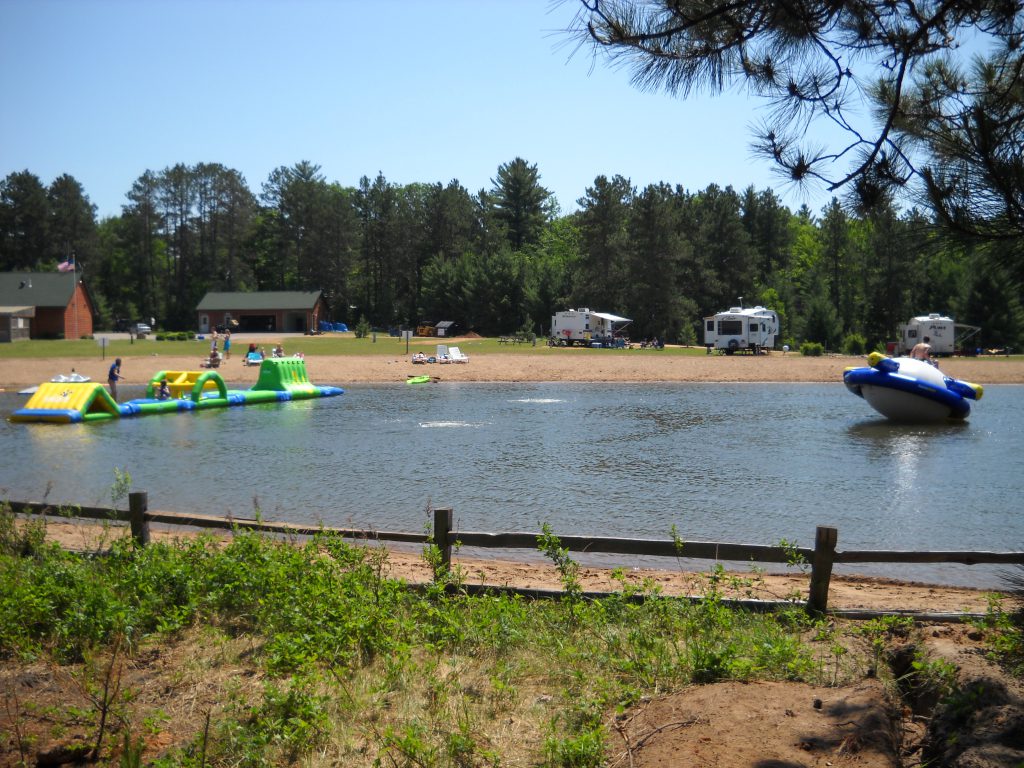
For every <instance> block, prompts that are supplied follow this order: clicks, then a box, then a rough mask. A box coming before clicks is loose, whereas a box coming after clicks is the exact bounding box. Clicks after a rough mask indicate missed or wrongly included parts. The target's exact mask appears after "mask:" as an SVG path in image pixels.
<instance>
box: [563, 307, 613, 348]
mask: <svg viewBox="0 0 1024 768" xmlns="http://www.w3.org/2000/svg"><path fill="white" fill-rule="evenodd" d="M631 322H633V321H632V320H630V319H629V318H628V317H619V316H618V315H610V314H608V313H607V312H591V311H590V310H589V309H586V308H583V309H567V310H566V311H564V312H556V313H555V314H554V315H552V316H551V334H550V340H549V343H550V344H551V345H553V346H560V347H571V346H573V345H574V344H581V345H583V346H585V347H591V346H594V347H614V346H617V345H618V346H624V345H625V338H624V336H623V333H622V331H623V329H624V328H625V327H626V326H627V325H629V324H630V323H631Z"/></svg>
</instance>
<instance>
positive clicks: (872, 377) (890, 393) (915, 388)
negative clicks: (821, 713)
mask: <svg viewBox="0 0 1024 768" xmlns="http://www.w3.org/2000/svg"><path fill="white" fill-rule="evenodd" d="M843 383H844V384H846V388H847V389H848V390H850V391H851V392H853V394H855V395H857V396H858V397H862V398H864V399H865V400H866V401H867V402H868V405H870V406H871V407H872V408H874V409H875V410H876V411H878V412H879V413H880V414H882V415H883V416H885V417H886V418H889V419H892V420H893V421H915V422H927V421H932V422H934V421H948V420H954V421H956V420H960V421H962V420H963V419H966V418H967V416H968V415H969V414H970V413H971V403H970V401H971V400H980V399H981V396H982V394H983V392H984V390H983V389H982V387H981V385H980V384H971V383H970V382H967V381H960V380H959V379H951V378H949V377H948V376H944V375H943V374H942V371H940V370H939V369H938V368H936V367H935V366H934V365H932V364H931V363H928V362H926V361H924V360H915V359H913V358H910V357H886V356H885V355H883V354H881V353H880V352H872V353H871V354H870V355H868V367H866V368H847V369H846V371H844V373H843Z"/></svg>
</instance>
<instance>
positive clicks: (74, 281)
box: [71, 252, 78, 339]
mask: <svg viewBox="0 0 1024 768" xmlns="http://www.w3.org/2000/svg"><path fill="white" fill-rule="evenodd" d="M71 258H72V259H73V261H72V262H71V311H72V312H74V313H75V338H76V339H77V338H78V259H75V257H74V252H72V256H71Z"/></svg>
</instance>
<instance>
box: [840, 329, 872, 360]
mask: <svg viewBox="0 0 1024 768" xmlns="http://www.w3.org/2000/svg"><path fill="white" fill-rule="evenodd" d="M841 348H842V350H843V354H844V355H863V354H864V353H865V352H866V351H867V348H868V340H867V339H865V338H864V337H863V336H862V335H861V334H859V333H848V334H846V337H845V338H844V339H843V343H842V346H841Z"/></svg>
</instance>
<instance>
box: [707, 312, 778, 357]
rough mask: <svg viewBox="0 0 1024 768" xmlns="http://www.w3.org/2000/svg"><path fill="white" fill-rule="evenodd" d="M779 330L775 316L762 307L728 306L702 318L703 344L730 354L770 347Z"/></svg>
mask: <svg viewBox="0 0 1024 768" xmlns="http://www.w3.org/2000/svg"><path fill="white" fill-rule="evenodd" d="M778 334H779V316H778V314H777V313H776V312H775V310H772V309H765V308H764V307H731V308H730V309H729V311H728V312H718V313H716V314H714V315H712V316H711V317H705V318H704V346H705V347H707V348H708V352H709V353H710V352H711V350H712V349H716V350H719V351H721V352H724V353H725V354H727V355H731V354H733V353H734V352H743V351H746V352H753V353H754V354H758V353H759V352H761V350H764V349H771V348H772V347H774V346H775V337H776V336H778Z"/></svg>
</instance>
